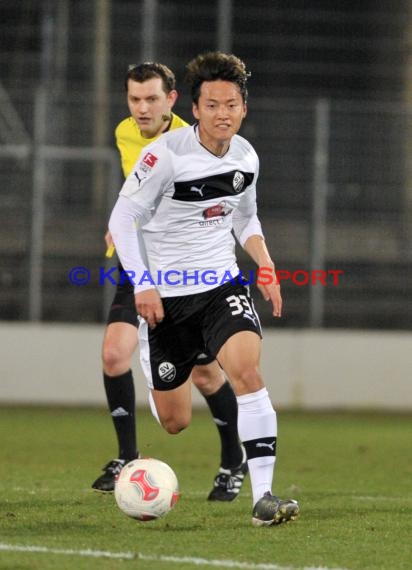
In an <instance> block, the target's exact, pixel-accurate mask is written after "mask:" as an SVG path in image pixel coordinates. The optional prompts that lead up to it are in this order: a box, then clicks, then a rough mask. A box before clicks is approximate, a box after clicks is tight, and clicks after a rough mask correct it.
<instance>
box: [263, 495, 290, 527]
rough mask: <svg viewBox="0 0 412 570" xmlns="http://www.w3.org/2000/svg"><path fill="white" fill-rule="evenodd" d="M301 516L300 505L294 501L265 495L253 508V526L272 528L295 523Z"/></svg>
mask: <svg viewBox="0 0 412 570" xmlns="http://www.w3.org/2000/svg"><path fill="white" fill-rule="evenodd" d="M298 515H299V503H298V502H297V501H294V500H293V499H287V500H283V499H279V497H275V496H274V495H271V493H269V492H268V493H265V494H264V495H263V497H262V498H261V499H259V501H258V502H257V503H256V505H255V506H254V507H253V513H252V524H253V525H254V526H270V525H272V524H280V523H284V522H288V521H293V520H295V519H296V518H297V516H298Z"/></svg>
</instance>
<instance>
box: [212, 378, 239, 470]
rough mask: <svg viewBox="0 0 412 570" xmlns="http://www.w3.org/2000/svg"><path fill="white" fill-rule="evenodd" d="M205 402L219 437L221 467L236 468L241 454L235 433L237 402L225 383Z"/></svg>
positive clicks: (237, 436) (230, 387)
mask: <svg viewBox="0 0 412 570" xmlns="http://www.w3.org/2000/svg"><path fill="white" fill-rule="evenodd" d="M205 400H206V402H207V405H208V406H209V408H210V411H211V412H212V416H213V419H214V421H215V423H216V427H217V429H218V431H219V435H220V442H221V467H224V468H225V469H229V468H233V467H238V466H239V465H240V463H241V462H242V458H243V454H242V449H241V447H240V442H239V435H238V431H237V400H236V396H235V393H234V392H233V389H232V386H231V385H230V384H229V382H227V381H226V382H225V383H224V384H223V386H222V387H221V388H219V390H218V391H217V392H215V393H214V394H212V395H210V396H205Z"/></svg>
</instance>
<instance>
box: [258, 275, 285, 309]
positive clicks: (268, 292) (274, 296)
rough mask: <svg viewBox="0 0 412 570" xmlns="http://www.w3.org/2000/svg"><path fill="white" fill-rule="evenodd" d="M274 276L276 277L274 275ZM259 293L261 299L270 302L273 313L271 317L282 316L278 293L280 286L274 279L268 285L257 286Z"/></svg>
mask: <svg viewBox="0 0 412 570" xmlns="http://www.w3.org/2000/svg"><path fill="white" fill-rule="evenodd" d="M274 275H276V274H275V273H274ZM257 287H258V289H259V291H260V292H261V293H262V297H263V298H264V299H265V301H271V303H272V307H273V311H272V315H273V316H274V317H281V316H282V303H283V301H282V295H281V293H280V284H279V281H278V280H277V278H276V277H274V278H273V280H271V281H270V282H269V283H265V284H259V283H258V284H257Z"/></svg>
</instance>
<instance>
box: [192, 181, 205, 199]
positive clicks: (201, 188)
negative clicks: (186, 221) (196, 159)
mask: <svg viewBox="0 0 412 570" xmlns="http://www.w3.org/2000/svg"><path fill="white" fill-rule="evenodd" d="M204 187H205V185H204V184H202V185H201V187H200V188H198V187H197V186H191V187H190V191H191V192H198V193H199V194H200V195H201V196H202V198H203V188H204Z"/></svg>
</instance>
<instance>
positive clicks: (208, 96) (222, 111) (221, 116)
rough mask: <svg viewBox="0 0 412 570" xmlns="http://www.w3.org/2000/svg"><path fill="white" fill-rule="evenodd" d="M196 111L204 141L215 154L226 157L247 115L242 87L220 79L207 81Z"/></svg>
mask: <svg viewBox="0 0 412 570" xmlns="http://www.w3.org/2000/svg"><path fill="white" fill-rule="evenodd" d="M192 110H193V115H194V117H195V118H196V119H197V120H198V121H199V138H200V142H201V143H202V144H203V145H204V146H205V147H206V148H207V149H209V150H210V151H211V152H213V153H214V154H216V155H221V154H224V153H225V152H226V151H227V149H228V148H229V144H230V140H231V138H232V137H233V135H235V134H236V133H237V132H238V130H239V129H240V126H241V124H242V121H243V119H244V117H245V116H246V105H245V103H244V102H243V98H242V95H241V93H240V90H239V87H238V86H237V85H236V84H235V83H232V82H230V81H222V80H220V79H218V80H217V81H204V82H203V83H202V85H201V88H200V96H199V100H198V102H197V105H196V104H195V103H194V104H193V109H192Z"/></svg>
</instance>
